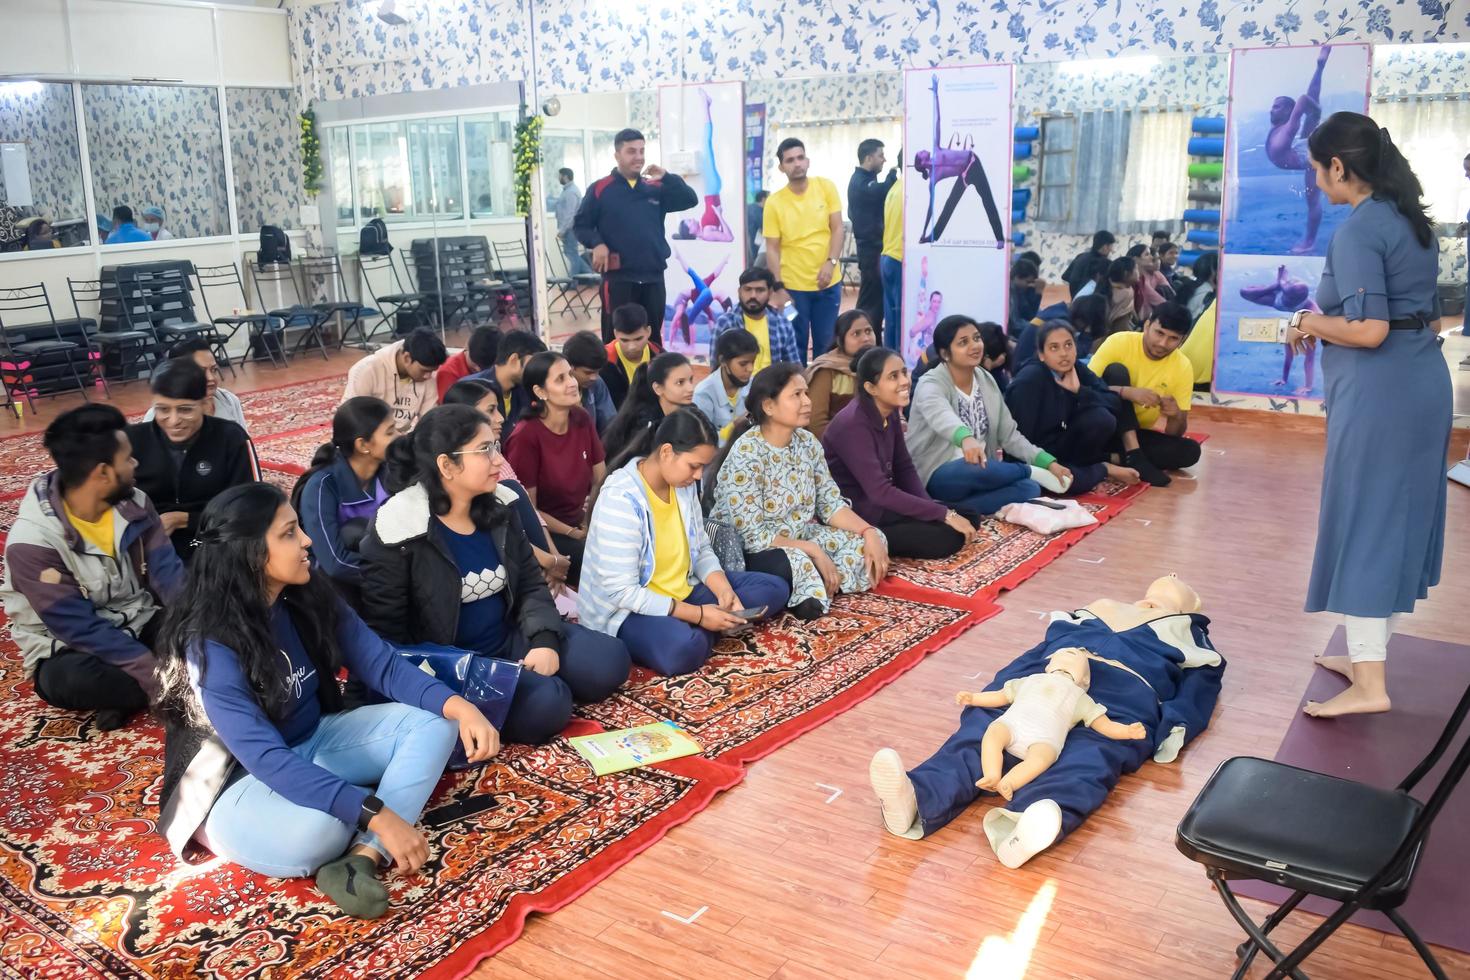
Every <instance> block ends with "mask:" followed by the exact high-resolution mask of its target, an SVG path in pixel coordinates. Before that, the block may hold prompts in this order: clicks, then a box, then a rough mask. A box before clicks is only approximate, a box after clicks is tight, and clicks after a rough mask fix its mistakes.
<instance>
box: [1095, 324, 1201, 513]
mask: <svg viewBox="0 0 1470 980" xmlns="http://www.w3.org/2000/svg"><path fill="white" fill-rule="evenodd" d="M1190 327H1191V323H1190V318H1189V311H1188V310H1186V309H1185V308H1184V307H1182V306H1180V305H1179V304H1178V303H1161V304H1159V305H1158V306H1157V307H1155V308H1154V309H1153V311H1152V312H1151V313H1150V314H1149V319H1148V322H1147V323H1145V324H1144V325H1143V332H1142V333H1136V332H1133V331H1123V332H1120V333H1115V334H1113V335H1112V336H1110V337H1108V338H1107V339H1106V340H1104V341H1103V342H1102V343H1101V344H1100V345H1098V348H1097V350H1095V351H1093V353H1092V359H1091V360H1090V361H1089V362H1088V364H1087V366H1088V367H1089V368H1090V369H1091V370H1092V373H1093V374H1096V375H1097V376H1098V377H1100V378H1102V379H1103V381H1104V382H1106V383H1107V385H1108V387H1109V388H1111V389H1113V391H1115V392H1117V393H1118V395H1119V397H1121V398H1122V399H1123V400H1124V401H1125V402H1131V403H1132V405H1133V411H1132V412H1123V413H1121V415H1120V417H1119V419H1118V423H1119V429H1120V430H1121V431H1122V438H1123V449H1124V453H1125V456H1124V462H1125V463H1126V465H1128V466H1131V467H1132V468H1133V469H1135V470H1137V471H1138V475H1139V476H1141V477H1142V478H1143V479H1145V480H1147V481H1148V482H1149V483H1151V484H1153V485H1154V486H1156V487H1162V486H1168V485H1169V482H1170V480H1169V475H1168V474H1167V473H1165V472H1164V471H1165V470H1178V469H1183V468H1185V467H1187V466H1193V465H1194V464H1195V463H1198V462H1199V457H1200V448H1199V443H1197V442H1195V441H1194V440H1193V439H1191V438H1189V437H1188V436H1186V435H1185V432H1186V431H1187V430H1188V428H1189V405H1190V400H1191V398H1192V397H1193V394H1194V368H1193V366H1192V365H1190V363H1189V358H1187V357H1185V356H1184V354H1183V353H1181V352H1180V350H1179V346H1180V345H1181V344H1183V343H1184V341H1185V338H1187V337H1188V336H1189V331H1190ZM1160 418H1163V419H1164V427H1163V430H1162V431H1160V430H1158V429H1155V428H1154V427H1155V425H1157V423H1158V421H1159V419H1160ZM1135 438H1136V442H1137V445H1136V447H1135V446H1133V445H1132V444H1133V443H1134V440H1135Z"/></svg>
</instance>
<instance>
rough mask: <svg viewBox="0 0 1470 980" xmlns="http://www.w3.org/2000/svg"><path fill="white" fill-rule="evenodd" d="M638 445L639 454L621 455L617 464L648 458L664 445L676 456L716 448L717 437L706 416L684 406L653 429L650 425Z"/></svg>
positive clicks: (666, 416) (718, 436) (718, 437)
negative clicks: (699, 449)
mask: <svg viewBox="0 0 1470 980" xmlns="http://www.w3.org/2000/svg"><path fill="white" fill-rule="evenodd" d="M638 442H639V443H641V444H642V445H641V447H639V448H641V450H642V451H641V452H638V453H630V454H625V457H624V458H623V459H620V460H619V461H618V463H619V465H620V466H622V465H626V464H627V462H628V461H629V460H631V459H632V458H633V457H634V456H635V455H636V456H652V455H653V454H654V453H656V452H658V451H659V449H660V448H661V447H663V446H668V447H669V448H671V449H672V450H673V451H674V452H676V453H688V452H693V451H694V450H696V449H698V448H699V447H700V446H718V445H719V444H720V434H719V433H718V432H716V431H715V426H714V423H713V422H711V421H710V420H709V416H707V415H705V414H704V413H703V412H701V411H700V410H699V409H697V408H695V407H694V406H693V405H686V406H684V407H683V408H680V409H678V410H676V411H673V412H670V413H669V414H668V415H665V416H664V418H663V421H662V422H660V423H659V424H658V425H657V426H651V427H650V428H649V430H648V433H647V434H646V435H645V436H643V438H641V439H639V440H638Z"/></svg>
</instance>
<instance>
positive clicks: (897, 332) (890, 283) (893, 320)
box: [878, 255, 903, 352]
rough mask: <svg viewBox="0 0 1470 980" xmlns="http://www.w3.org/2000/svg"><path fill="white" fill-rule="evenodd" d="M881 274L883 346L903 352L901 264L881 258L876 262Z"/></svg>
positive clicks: (887, 258) (886, 257)
mask: <svg viewBox="0 0 1470 980" xmlns="http://www.w3.org/2000/svg"><path fill="white" fill-rule="evenodd" d="M878 268H879V269H880V270H881V271H882V273H883V346H884V347H887V348H888V349H889V350H894V351H900V352H901V351H902V350H903V263H902V262H900V261H898V259H891V258H889V257H888V256H886V255H885V256H883V257H882V258H880V259H879V260H878Z"/></svg>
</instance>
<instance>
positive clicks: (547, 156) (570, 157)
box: [541, 130, 587, 211]
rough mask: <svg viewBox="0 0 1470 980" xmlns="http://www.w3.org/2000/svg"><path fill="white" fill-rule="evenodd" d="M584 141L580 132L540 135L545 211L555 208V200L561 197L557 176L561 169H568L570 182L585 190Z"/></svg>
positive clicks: (548, 132) (544, 133)
mask: <svg viewBox="0 0 1470 980" xmlns="http://www.w3.org/2000/svg"><path fill="white" fill-rule="evenodd" d="M584 143H585V140H584V138H583V134H582V132H581V131H580V130H578V131H575V132H567V131H561V132H551V131H546V132H543V133H542V134H541V173H542V177H543V178H544V180H545V182H546V210H547V211H552V210H554V209H555V208H556V199H557V198H558V197H560V196H561V180H560V179H559V178H558V176H557V174H558V172H559V171H560V170H561V168H562V167H570V168H571V170H572V181H573V183H575V184H576V185H577V187H579V188H580V189H582V190H584V191H585V190H586V189H587V160H586V150H585V146H584Z"/></svg>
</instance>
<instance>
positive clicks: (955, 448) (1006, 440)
mask: <svg viewBox="0 0 1470 980" xmlns="http://www.w3.org/2000/svg"><path fill="white" fill-rule="evenodd" d="M975 385H976V387H977V388H978V389H979V392H980V398H981V401H983V402H984V403H985V414H986V416H987V417H989V419H990V428H989V429H987V430H986V432H985V456H986V458H987V459H994V458H995V451H996V450H997V449H1002V450H1005V452H1006V453H1007V454H1008V455H1010V456H1014V457H1015V458H1016V459H1019V460H1021V461H1022V462H1026V463H1030V464H1032V465H1033V466H1041V467H1047V466H1050V465H1051V464H1052V463H1054V462H1056V457H1054V456H1052V454H1051V453H1049V452H1047V451H1046V450H1044V449H1038V448H1037V447H1036V446H1033V445H1032V444H1031V442H1030V440H1028V439H1027V438H1026V437H1025V436H1023V435H1021V430H1020V429H1019V428H1017V427H1016V420H1015V419H1013V418H1012V417H1011V411H1010V409H1009V408H1007V407H1006V402H1005V399H1004V398H1002V397H1001V393H1000V386H999V385H997V384H996V383H995V379H994V378H992V377H991V376H990V372H989V371H987V370H985V369H984V368H976V369H975ZM959 401H960V393H959V389H957V388H956V387H955V385H954V378H952V377H950V373H949V368H948V367H946V366H945V365H944V364H942V363H941V364H937V365H935V367H934V370H932V371H928V372H926V373H925V375H924V376H923V377H922V378H920V379H919V383H918V385H916V386H915V388H914V407H913V410H912V411H911V412H910V413H909V431H908V444H909V455H910V456H912V457H913V459H914V468H915V469H917V470H918V471H919V477H920V478H921V479H923V481H924V482H925V483H928V482H929V477H931V476H933V475H934V471H935V470H937V469H939V467H941V466H943V465H944V464H945V463H948V462H951V461H952V460H955V459H958V458H960V454H959V446H960V443H962V442H964V441H965V438H966V437H967V436H972V435H975V433H973V432H971V431H970V429H969V428H968V427H967V426H966V425H965V423H964V422H963V421H962V420H961V419H960V415H959Z"/></svg>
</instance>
